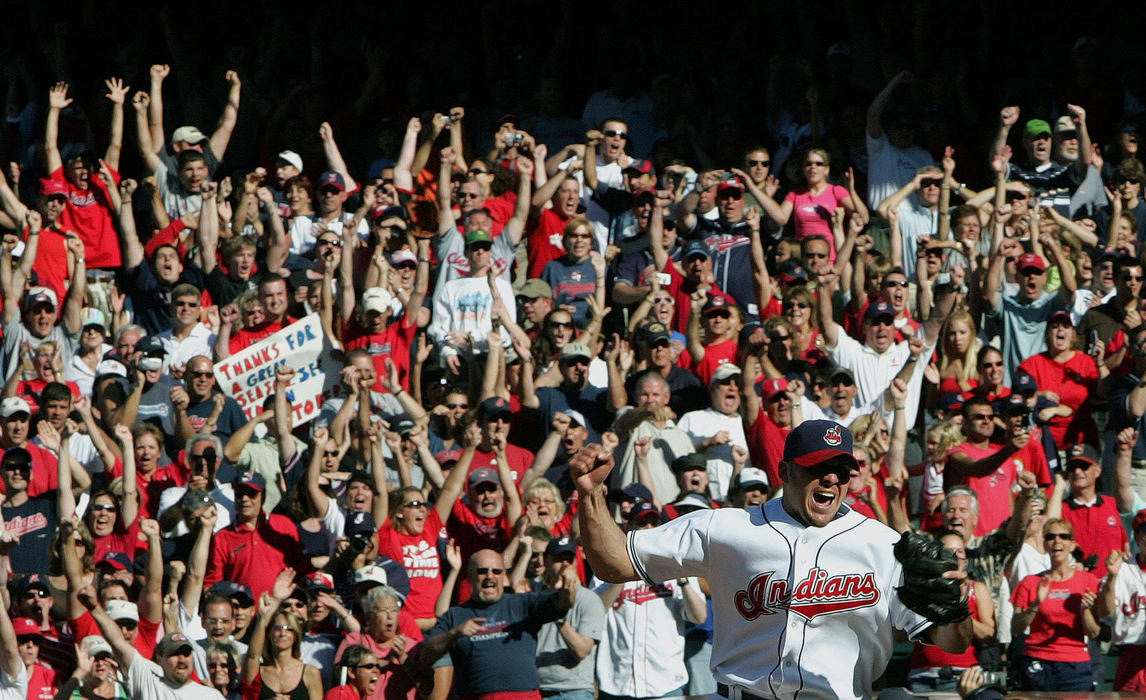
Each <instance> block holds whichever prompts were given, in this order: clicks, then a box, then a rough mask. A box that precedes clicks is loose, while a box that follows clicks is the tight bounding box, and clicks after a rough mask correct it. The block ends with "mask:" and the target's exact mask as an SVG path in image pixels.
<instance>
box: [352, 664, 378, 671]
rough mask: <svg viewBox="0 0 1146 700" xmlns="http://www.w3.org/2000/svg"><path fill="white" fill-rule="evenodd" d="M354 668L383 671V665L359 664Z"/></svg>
mask: <svg viewBox="0 0 1146 700" xmlns="http://www.w3.org/2000/svg"><path fill="white" fill-rule="evenodd" d="M354 668H365V669H370V670H374V671H380V670H381V669H382V665H381V664H358V665H357V666H355V667H354Z"/></svg>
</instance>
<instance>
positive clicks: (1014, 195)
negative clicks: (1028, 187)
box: [1007, 192, 1027, 202]
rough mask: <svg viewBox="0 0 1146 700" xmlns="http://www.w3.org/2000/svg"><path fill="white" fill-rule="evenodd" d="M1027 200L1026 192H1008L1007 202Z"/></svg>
mask: <svg viewBox="0 0 1146 700" xmlns="http://www.w3.org/2000/svg"><path fill="white" fill-rule="evenodd" d="M1026 199H1027V194H1026V193H1025V192H1008V193H1007V201H1008V202H1022V201H1024V200H1026Z"/></svg>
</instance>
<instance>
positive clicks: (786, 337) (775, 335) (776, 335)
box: [768, 333, 792, 343]
mask: <svg viewBox="0 0 1146 700" xmlns="http://www.w3.org/2000/svg"><path fill="white" fill-rule="evenodd" d="M791 339H792V336H790V335H788V334H787V333H785V334H784V335H780V334H779V333H773V334H772V335H770V336H768V340H772V341H775V342H779V343H783V342H786V341H789V340H791Z"/></svg>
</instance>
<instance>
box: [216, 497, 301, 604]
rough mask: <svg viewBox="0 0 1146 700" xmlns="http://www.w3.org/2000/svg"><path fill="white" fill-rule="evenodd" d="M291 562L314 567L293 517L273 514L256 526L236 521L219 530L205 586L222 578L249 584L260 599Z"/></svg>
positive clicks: (297, 565) (296, 568) (262, 519)
mask: <svg viewBox="0 0 1146 700" xmlns="http://www.w3.org/2000/svg"><path fill="white" fill-rule="evenodd" d="M288 566H292V567H294V569H295V571H297V572H299V573H307V572H309V571H310V570H311V569H312V567H311V566H310V560H309V559H307V558H305V557H303V556H302V545H301V543H300V542H299V539H298V528H297V527H296V526H295V523H294V521H293V520H291V519H290V518H288V517H286V516H285V515H278V514H271V515H267V516H262V517H260V518H259V522H258V524H257V525H256V527H254V528H251V527H248V526H244V525H240V524H239V523H232V524H231V525H230V526H228V527H226V528H223V529H222V530H220V531H219V532H216V533H215V539H214V541H213V542H212V548H211V564H210V566H208V567H207V575H206V576H205V577H204V579H203V587H204V588H205V589H206V588H210V587H211V586H213V585H215V584H216V583H218V582H219V581H222V580H227V581H234V582H236V583H241V584H244V585H245V586H248V587H249V588H250V589H251V593H252V594H253V595H254V596H255V599H256V600H257V599H258V597H259V595H260V594H262V593H264V592H265V591H269V590H270V589H271V586H273V585H274V582H275V578H276V577H277V576H278V575H279V572H280V571H282V570H283V569H285V568H286V567H288Z"/></svg>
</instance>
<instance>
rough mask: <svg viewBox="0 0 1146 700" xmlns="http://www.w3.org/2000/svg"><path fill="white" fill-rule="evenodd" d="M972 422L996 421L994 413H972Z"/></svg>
mask: <svg viewBox="0 0 1146 700" xmlns="http://www.w3.org/2000/svg"><path fill="white" fill-rule="evenodd" d="M968 418H970V419H971V420H995V414H994V413H972V414H971V415H970V416H968Z"/></svg>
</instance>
